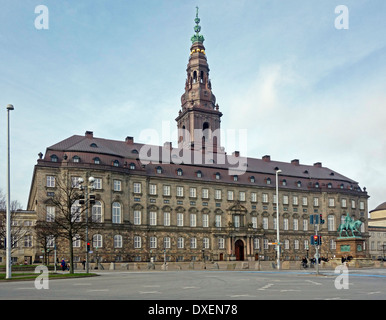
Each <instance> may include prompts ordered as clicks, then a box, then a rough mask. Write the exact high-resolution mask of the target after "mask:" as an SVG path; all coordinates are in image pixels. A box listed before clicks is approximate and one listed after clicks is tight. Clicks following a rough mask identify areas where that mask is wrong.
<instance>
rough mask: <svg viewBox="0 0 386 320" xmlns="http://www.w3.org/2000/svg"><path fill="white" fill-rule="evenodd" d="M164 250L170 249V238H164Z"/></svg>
mask: <svg viewBox="0 0 386 320" xmlns="http://www.w3.org/2000/svg"><path fill="white" fill-rule="evenodd" d="M164 249H170V237H165V238H164Z"/></svg>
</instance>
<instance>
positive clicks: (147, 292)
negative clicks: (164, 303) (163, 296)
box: [139, 291, 161, 294]
mask: <svg viewBox="0 0 386 320" xmlns="http://www.w3.org/2000/svg"><path fill="white" fill-rule="evenodd" d="M153 293H161V292H159V291H140V292H139V294H153Z"/></svg>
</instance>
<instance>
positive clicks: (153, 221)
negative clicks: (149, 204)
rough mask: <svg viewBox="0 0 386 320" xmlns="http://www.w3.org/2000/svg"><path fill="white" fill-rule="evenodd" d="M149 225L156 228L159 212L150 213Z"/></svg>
mask: <svg viewBox="0 0 386 320" xmlns="http://www.w3.org/2000/svg"><path fill="white" fill-rule="evenodd" d="M149 215H150V217H149V223H150V225H151V226H156V225H157V212H155V211H150V213H149Z"/></svg>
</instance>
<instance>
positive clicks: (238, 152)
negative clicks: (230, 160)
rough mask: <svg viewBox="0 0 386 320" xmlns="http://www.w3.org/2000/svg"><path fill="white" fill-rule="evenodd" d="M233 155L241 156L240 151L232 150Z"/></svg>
mask: <svg viewBox="0 0 386 320" xmlns="http://www.w3.org/2000/svg"><path fill="white" fill-rule="evenodd" d="M232 156H234V157H239V156H240V151H235V152H232Z"/></svg>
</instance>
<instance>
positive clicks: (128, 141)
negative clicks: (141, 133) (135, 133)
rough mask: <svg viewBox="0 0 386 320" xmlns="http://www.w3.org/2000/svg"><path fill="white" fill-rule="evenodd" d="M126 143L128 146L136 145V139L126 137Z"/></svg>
mask: <svg viewBox="0 0 386 320" xmlns="http://www.w3.org/2000/svg"><path fill="white" fill-rule="evenodd" d="M125 142H126V143H127V144H133V143H134V138H133V137H126V139H125Z"/></svg>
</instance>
